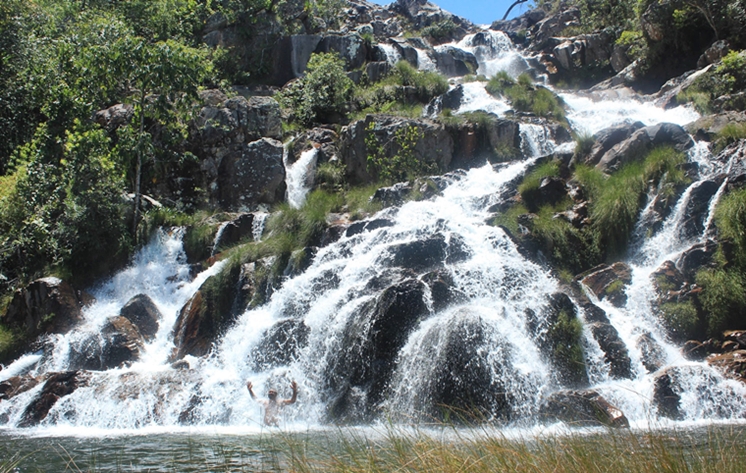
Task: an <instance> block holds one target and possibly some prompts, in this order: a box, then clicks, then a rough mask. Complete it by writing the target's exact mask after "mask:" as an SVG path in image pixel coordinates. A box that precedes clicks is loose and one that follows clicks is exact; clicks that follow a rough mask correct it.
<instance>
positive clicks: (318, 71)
mask: <svg viewBox="0 0 746 473" xmlns="http://www.w3.org/2000/svg"><path fill="white" fill-rule="evenodd" d="M353 87H354V84H353V82H352V80H350V78H349V77H347V74H346V73H345V69H344V62H343V61H342V59H340V58H339V56H338V55H337V54H334V53H320V54H312V55H311V59H310V60H309V61H308V66H307V69H306V74H305V75H304V76H303V77H301V78H300V79H298V80H296V81H294V82H291V83H290V84H289V85H288V86H287V87H286V88H285V89H284V90H283V91H282V92H281V93H280V94H278V97H277V98H278V100H279V101H280V104H282V106H283V107H286V108H290V109H291V110H292V112H293V114H294V116H295V118H296V120H298V121H299V122H301V123H303V124H304V125H311V124H312V123H314V122H324V121H326V122H330V121H331V122H333V121H335V118H336V116H345V115H346V114H347V104H348V102H349V101H350V99H351V98H352V91H353Z"/></svg>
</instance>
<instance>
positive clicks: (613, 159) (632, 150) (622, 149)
mask: <svg viewBox="0 0 746 473" xmlns="http://www.w3.org/2000/svg"><path fill="white" fill-rule="evenodd" d="M663 145H667V146H672V147H673V148H674V149H676V150H677V151H686V150H687V149H689V148H691V147H692V146H693V145H694V141H692V139H691V137H690V136H689V134H688V133H687V132H686V130H684V129H683V128H682V127H681V126H679V125H675V124H673V123H659V124H657V125H652V126H646V127H644V128H640V129H639V130H637V131H635V132H634V133H632V135H630V137H629V138H627V139H626V140H624V141H622V142H620V143H617V144H616V145H614V146H613V147H612V148H611V149H610V150H609V151H607V152H606V153H604V154H603V156H602V157H601V159H600V160H599V162H598V164H596V168H598V169H600V170H601V171H603V172H607V173H609V172H613V171H616V170H618V169H619V168H621V167H622V166H623V165H624V164H627V163H629V162H632V161H636V160H641V159H643V158H644V157H645V156H646V155H647V153H648V152H650V151H651V150H652V149H653V148H655V147H656V146H663Z"/></svg>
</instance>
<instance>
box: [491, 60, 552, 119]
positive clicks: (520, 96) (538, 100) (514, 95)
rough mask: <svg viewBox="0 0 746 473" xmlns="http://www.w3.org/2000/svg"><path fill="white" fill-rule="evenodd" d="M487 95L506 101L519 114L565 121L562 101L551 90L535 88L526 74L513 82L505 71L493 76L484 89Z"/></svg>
mask: <svg viewBox="0 0 746 473" xmlns="http://www.w3.org/2000/svg"><path fill="white" fill-rule="evenodd" d="M485 90H487V92H488V93H490V94H491V95H494V96H501V97H505V98H506V99H508V100H509V101H510V103H511V105H512V106H513V108H514V109H516V110H518V111H519V112H531V113H533V114H535V115H538V116H540V117H545V118H552V119H554V120H556V121H558V122H564V121H565V110H564V104H563V102H562V100H561V99H560V98H559V97H557V96H556V95H555V94H554V93H553V92H552V91H551V90H549V89H547V88H545V87H541V86H537V85H536V84H534V81H533V79H531V76H529V75H528V74H526V73H523V74H521V75H520V76H518V79H516V80H514V79H513V78H512V77H510V75H509V74H508V73H507V72H505V71H500V72H498V73H497V74H495V76H494V77H492V79H490V81H489V82H488V83H487V86H486V87H485Z"/></svg>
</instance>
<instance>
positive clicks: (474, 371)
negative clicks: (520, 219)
mask: <svg viewBox="0 0 746 473" xmlns="http://www.w3.org/2000/svg"><path fill="white" fill-rule="evenodd" d="M492 38H493V39H494V43H493V44H491V45H486V46H485V45H480V46H473V45H472V43H470V41H471V38H466V39H465V40H464V41H462V42H461V43H458V44H456V45H452V46H455V47H462V48H464V49H468V48H472V49H471V50H472V51H474V48H480V49H479V50H478V51H475V55H476V56H477V57H478V59H479V61H480V72H484V73H488V74H494V72H497V71H498V70H509V71H510V73H511V74H518V73H520V72H522V71H524V70H526V68H527V67H528V66H527V65H526V64H527V63H526V61H525V59H524V58H522V57H521V55H520V54H519V53H518V52H517V51H515V50H513V48H512V46H511V45H510V44H509V42H508V43H506V42H505V40H506V39H507V38H505V37H504V35H502V34H501V33H494V34H493V36H492ZM562 97H563V99H564V100H565V102H566V103H567V104H568V107H569V112H568V120H569V121H570V123H571V124H572V126H573V128H574V129H575V130H577V131H585V132H589V133H594V132H597V131H599V130H602V129H604V128H606V127H608V126H610V125H612V124H615V123H619V122H620V121H623V120H639V121H641V122H643V123H644V124H646V125H652V124H656V123H660V122H673V123H677V124H685V123H688V122H690V121H692V120H694V119H696V118H697V114H696V113H695V112H694V111H692V110H690V109H688V108H678V109H674V110H662V109H660V108H657V107H655V106H653V105H652V104H651V103H638V102H635V101H626V102H625V101H602V102H593V101H591V100H590V99H587V98H585V97H581V96H577V95H574V94H572V93H564V94H562ZM508 108H509V107H508V106H507V104H505V103H504V102H501V101H499V100H497V99H494V98H492V97H490V96H489V95H488V94H486V93H485V92H484V84H483V83H479V82H473V83H470V84H467V87H466V92H465V99H464V102H463V104H462V107H461V109H459V110H458V111H456V112H457V113H462V112H465V111H471V110H488V111H491V112H494V113H497V114H503V113H504V112H505V111H506V110H507V109H508ZM521 138H522V146H521V150H522V152H523V153H524V156H523V158H522V159H520V160H518V161H516V162H514V163H510V164H504V165H498V166H491V165H486V166H484V167H481V168H477V169H472V170H470V171H467V172H456V173H453V174H450V175H447V176H445V177H444V178H442V179H441V180H440V181H441V184H442V186H443V191H442V194H441V195H439V196H437V197H435V198H433V199H430V200H424V201H419V202H408V203H406V204H404V205H402V206H400V207H393V208H388V209H385V210H383V211H381V212H379V213H378V214H376V215H375V216H373V217H371V219H370V221H371V225H369V228H370V229H369V230H367V231H362V232H349V231H348V232H347V233H345V234H344V235H343V236H342V237H341V238H340V239H339V240H338V241H336V242H334V243H331V244H329V245H327V246H325V247H323V248H320V249H319V250H318V252H317V253H316V254H315V256H314V258H313V260H312V262H311V263H310V265H309V267H308V268H307V269H306V270H305V271H303V272H302V273H301V274H298V275H296V276H294V277H290V278H288V279H286V280H284V282H283V284H282V286H281V287H279V288H278V289H277V290H276V291H275V292H274V293H273V294H272V296H271V298H270V299H269V300H268V301H267V302H266V303H265V304H263V305H260V306H258V307H256V308H253V309H250V310H247V311H246V312H244V313H243V314H241V315H240V316H239V317H238V319H237V321H236V323H235V324H234V325H233V326H231V327H230V329H229V330H228V331H227V332H226V333H224V334H223V336H222V337H221V338H220V339H219V341H218V343H217V344H216V345H215V346H214V348H213V350H212V352H211V353H210V354H209V355H208V356H206V357H202V358H196V357H192V356H187V357H186V361H187V362H188V367H184V366H181V367H174V366H172V364H171V363H170V361H169V356H170V354H171V352H172V349H173V347H174V342H173V335H172V331H173V326H174V323H175V321H176V316H177V314H178V313H179V311H180V310H181V308H182V307H183V306H184V304H185V303H186V302H187V301H188V300H189V299H190V297H191V296H192V295H193V294H194V293H195V292H196V291H197V289H198V288H199V287H200V285H201V284H202V283H203V282H204V281H205V280H206V279H207V278H208V277H210V276H212V275H215V274H217V273H218V272H219V271H220V269H221V265H222V263H216V264H214V265H213V266H212V267H210V268H209V269H207V270H205V271H202V272H201V273H199V274H198V275H197V276H196V277H192V275H191V274H190V267H189V266H188V265H187V264H186V261H185V256H184V251H183V248H182V243H181V238H182V236H183V231H182V230H180V229H171V230H163V231H161V232H160V233H158V235H156V238H154V240H153V241H152V242H151V243H150V244H149V245H147V246H146V247H145V248H143V249H142V250H141V251H140V252H139V253H138V254H137V255H136V257H135V259H134V261H133V263H132V264H131V266H130V267H129V268H127V269H126V270H124V271H122V272H121V273H119V274H117V275H116V276H115V277H113V278H112V279H111V280H110V281H107V282H104V283H103V284H101V285H100V286H98V287H97V288H94V289H92V291H91V292H92V293H93V295H94V296H95V297H96V301H97V302H96V303H95V304H93V305H91V306H90V307H88V308H86V309H85V312H84V315H85V322H84V323H83V325H82V326H80V327H78V328H77V329H75V330H73V331H72V332H70V333H68V334H66V335H61V336H55V337H51V338H50V339H49V340H48V341H47V344H46V345H47V347H48V348H47V349H46V350H44V351H42V352H36V353H29V354H27V355H25V356H23V357H21V358H20V359H18V360H17V361H16V362H14V363H13V364H11V365H10V366H8V367H6V368H5V369H4V370H2V371H0V381H2V380H5V379H8V378H9V377H11V376H14V375H17V374H21V373H29V374H34V375H41V374H44V373H50V372H60V371H65V370H66V369H69V360H70V356H71V353H73V352H74V351H75V349H76V348H77V347H79V346H80V344H81V343H82V342H83V341H84V340H86V339H88V338H90V336H91V334H95V333H96V332H97V331H98V330H99V329H100V328H101V326H102V325H103V324H104V322H105V320H106V319H107V317H109V316H111V315H116V314H117V313H119V310H120V308H121V307H122V306H123V305H124V304H125V303H126V302H127V301H128V300H130V299H131V298H132V297H133V296H135V295H137V294H147V295H148V296H150V297H151V299H152V300H153V301H154V302H155V304H156V306H157V307H158V309H159V310H160V313H161V314H162V319H161V320H160V321H159V329H158V332H157V334H156V336H155V337H154V338H153V340H152V341H150V342H148V343H147V344H146V346H145V347H144V350H143V355H142V356H141V358H140V360H139V361H138V362H136V363H135V364H133V365H132V366H129V367H125V368H116V369H110V370H105V371H91V372H90V375H89V379H88V380H87V382H86V383H85V385H83V386H81V387H79V388H78V389H77V390H75V391H74V392H72V393H71V394H69V395H67V396H64V397H62V398H60V400H59V401H58V402H57V403H56V404H55V405H54V406H53V407H52V409H51V411H50V412H49V414H48V415H47V417H46V418H45V419H44V420H43V421H42V422H41V423H40V424H39V426H38V427H35V428H33V429H31V430H34V431H36V432H70V430H71V429H73V428H86V429H87V430H88V431H90V432H97V433H100V432H111V431H127V432H132V431H134V432H147V431H152V430H153V429H155V430H158V429H161V430H165V431H179V430H180V429H194V428H204V429H210V428H214V427H216V426H219V427H224V428H234V429H246V430H249V431H254V430H256V431H259V430H261V429H262V428H263V427H262V425H261V423H262V412H261V408H260V406H259V405H258V404H257V403H255V402H254V401H252V400H251V398H250V397H249V395H248V392H247V390H246V382H247V380H251V381H252V382H253V384H254V389H255V391H256V392H257V394H259V395H260V396H263V395H264V393H266V391H267V390H268V389H269V388H275V389H278V390H279V391H280V396H281V397H287V396H289V388H288V387H289V384H290V381H291V380H295V381H297V383H298V385H299V397H298V402H297V403H296V404H294V405H292V406H288V407H287V408H286V409H285V411H284V412H283V424H282V428H285V429H289V430H306V429H309V428H319V427H320V426H323V425H326V424H328V423H332V422H334V421H335V420H337V419H341V420H343V421H351V422H362V423H368V422H375V421H386V420H392V421H395V422H403V423H419V422H426V421H429V420H430V419H431V418H432V417H433V416H435V415H436V413H437V411H438V406H439V405H441V404H448V403H449V402H450V401H453V400H454V399H456V400H457V401H458V400H459V399H461V402H463V399H465V398H469V397H471V398H474V399H478V400H479V401H480V403H481V405H484V406H487V407H488V408H489V409H488V412H487V415H486V416H485V417H486V419H488V420H495V421H499V422H500V424H501V425H515V426H524V427H525V426H531V425H535V424H536V423H538V422H540V420H539V417H538V413H539V410H540V406H541V403H542V401H543V400H544V399H545V398H546V396H547V395H548V394H550V393H552V392H554V391H557V390H560V389H563V388H564V387H565V386H563V381H562V380H561V379H560V377H559V375H558V374H557V372H556V371H555V369H554V368H553V366H552V363H551V361H550V360H549V359H548V356H547V354H546V353H545V351H546V350H545V349H544V348H543V347H542V346H541V344H540V343H539V342H538V341H537V335H536V332H535V330H534V329H532V328H531V325H534V326H536V327H539V329H541V327H545V326H546V325H547V323H548V321H547V320H546V319H545V318H544V317H545V315H544V314H545V312H546V309H547V308H548V306H549V305H550V304H551V301H552V298H553V296H554V295H555V294H556V293H557V292H558V290H559V289H560V282H559V281H557V280H556V279H555V278H554V277H553V276H552V275H551V274H550V272H549V271H548V270H547V269H546V268H544V267H542V266H540V265H538V264H536V263H534V262H532V261H530V260H528V259H526V257H524V256H523V255H522V254H521V253H520V252H519V250H518V248H517V247H516V245H515V244H514V242H513V240H512V239H511V238H509V236H508V235H506V233H505V232H504V231H503V230H502V229H501V228H499V227H494V226H491V225H488V224H487V223H486V221H487V220H488V219H489V218H490V216H491V215H492V214H491V213H490V211H489V209H490V208H491V207H493V206H495V205H496V204H499V203H500V202H501V199H502V197H501V195H502V192H503V191H504V190H505V189H506V188H507V187H508V186H509V185H511V182H513V181H514V180H515V179H517V178H519V177H520V176H522V175H523V173H525V172H526V170H527V169H529V167H530V166H531V165H532V164H533V163H534V162H535V161H536V159H537V158H539V157H540V156H543V155H546V154H549V153H552V152H554V151H556V150H557V149H558V145H557V144H555V143H554V142H553V141H552V140H551V137H550V135H549V134H548V133H547V131H546V129H545V128H544V127H542V126H540V125H522V127H521ZM696 150H697V152H698V153H695V152H692V153H690V154H691V156H690V159H692V160H695V161H699V162H700V163H701V164H703V165H701V166H700V167H699V169H700V171H699V176H698V178H697V179H696V180H695V182H693V183H692V184H691V185H690V188H689V189H688V190H687V191H685V192H683V193H682V195H681V197H680V201H679V202H678V204H677V205H676V207H675V208H674V210H673V211H672V212H671V214H670V216H669V217H668V218H667V220H666V221H665V222H663V225H662V227H661V229H660V230H659V231H658V232H657V233H655V234H652V235H646V234H645V232H640V235H641V236H640V238H639V239H638V240H636V242H635V243H634V244H633V248H632V250H631V252H630V257H629V261H628V263H629V264H630V265H631V267H632V268H633V281H632V283H631V284H630V285H629V287H628V289H627V303H626V305H625V306H624V307H622V308H619V307H615V306H613V305H611V304H609V303H608V302H607V301H605V300H600V301H599V300H596V299H595V298H594V297H593V295H592V294H589V297H590V298H591V299H592V301H593V302H595V304H596V305H598V306H599V307H601V308H602V309H604V311H605V312H606V313H607V314H608V317H609V322H610V324H611V325H613V327H614V328H615V329H616V331H617V332H618V333H619V337H620V339H621V340H622V341H623V343H624V345H625V347H626V349H627V350H628V353H629V358H630V375H629V377H627V378H621V379H620V378H618V377H614V376H612V374H611V370H610V367H609V363H608V362H607V361H606V360H605V358H604V353H603V351H602V350H601V348H600V347H599V344H598V343H597V342H596V340H595V339H594V338H593V335H592V334H591V330H590V328H589V324H590V321H587V320H585V318H586V317H587V316H588V315H589V314H585V313H584V311H583V310H582V309H581V308H580V307H579V306H578V309H579V314H580V319H581V321H584V329H583V334H584V335H583V336H584V341H583V347H584V351H585V354H584V355H585V361H586V365H587V374H588V378H589V380H590V387H591V388H592V389H594V390H596V391H597V392H599V393H601V394H602V395H603V396H604V398H606V399H607V400H608V401H609V402H611V403H612V404H614V405H615V406H617V407H618V408H620V409H621V410H622V411H623V412H624V413H625V414H626V416H627V418H628V419H629V421H630V423H631V424H632V425H633V426H636V427H643V428H644V427H648V426H658V425H671V424H675V423H676V422H684V423H706V422H711V421H713V420H723V421H730V420H736V419H740V418H743V417H744V415H746V388H744V386H743V385H742V384H740V383H738V382H735V381H732V380H728V379H726V378H724V377H723V376H721V375H720V374H719V373H718V372H716V371H715V370H713V369H712V368H710V367H709V366H707V365H706V364H704V363H699V362H692V361H688V360H686V359H685V358H684V357H683V356H682V355H681V353H680V347H678V346H677V345H676V344H674V343H672V342H671V341H670V340H668V339H667V337H666V335H665V330H664V329H663V328H662V327H661V324H660V321H659V320H658V316H657V314H655V313H654V312H653V309H652V305H651V301H652V300H653V298H654V294H653V291H652V288H651V282H650V276H651V273H652V272H653V271H654V270H655V269H657V268H658V267H659V266H660V264H661V263H663V262H664V261H666V260H673V259H675V257H676V256H677V255H678V254H680V253H681V251H683V250H684V249H686V248H687V247H688V245H689V244H691V243H692V242H696V241H698V240H701V239H703V238H705V232H706V231H707V228H706V227H707V225H705V229H704V230H703V231H702V232H701V233H700V234H697V235H692V234H685V233H682V232H680V231H679V228H680V224H681V222H680V219H681V218H682V212H681V211H680V210H681V209H683V208H684V206H686V203H687V200H686V199H688V197H689V196H690V195H691V189H695V188H696V187H697V186H698V185H700V183H701V181H702V180H706V179H707V178H709V177H710V176H712V175H714V174H717V173H718V172H722V169H721V168H719V167H717V165H716V164H713V163H709V161H708V159H707V157H706V154H707V150H703V149H702V146H698V147H697V148H696ZM703 153H704V154H705V157H704V158H703V157H702V154H703ZM315 158H316V155H315V150H312V151H310V152H307V154H306V153H304V155H303V156H302V157H301V158H300V159H299V160H298V162H296V163H295V164H294V165H293V166H292V167H291V168H290V170H289V172H288V199H289V201H290V203H291V205H293V206H296V207H299V206H301V205H302V203H303V199H304V198H305V192H307V189H308V186H307V185H306V184H305V183H306V182H307V179H308V175H307V173H308V172H310V171H311V170H312V168H313V161H314V160H315ZM704 164H706V165H704ZM718 196H719V194H716V195H715V196H714V197H713V199H717V198H718ZM713 208H714V205H710V213H712V209H713ZM643 214H644V212H643ZM710 218H711V217H710V216H708V217H707V221H708V222H709V220H710ZM373 223H375V224H373ZM426 250H427V251H426ZM408 252H413V253H414V254H415V256H414V257H410V256H407V255H408V254H409V253H408ZM432 254H434V255H435V259H432V256H431V255H432ZM428 258H430V260H428ZM405 268H407V269H405ZM444 287H447V288H448V289H447V290H445V291H446V292H447V293H448V294H447V295H446V296H444V294H443V291H444ZM401 305H405V306H406V307H407V310H406V311H403V310H401V309H400V306H401ZM391 314H393V316H392V315H391ZM527 314H533V318H534V319H535V320H533V321H532V322H531V323H529V321H528V320H527V319H528V315H527ZM387 317H388V318H387ZM641 335H645V336H648V337H651V338H652V339H654V340H655V342H656V343H657V345H658V346H659V347H660V348H661V350H662V353H663V355H662V357H663V359H664V366H665V367H678V368H677V369H678V371H677V372H678V373H679V376H680V380H679V381H680V384H679V385H680V389H681V392H679V393H678V394H679V395H680V398H681V403H680V411H681V414H682V415H681V419H682V420H680V421H672V420H669V419H663V418H661V417H659V415H658V412H657V411H656V407H655V406H654V405H653V402H652V399H653V381H654V376H655V373H650V372H648V370H647V369H646V368H645V366H644V365H643V362H642V358H643V356H642V353H641V349H640V346H639V343H638V341H639V339H640V336H641ZM462 374H463V376H462ZM42 387H43V386H42V385H39V386H37V387H35V388H33V389H31V390H29V391H27V392H25V393H23V394H20V395H18V396H16V397H14V398H12V399H10V400H5V401H0V419H2V420H1V421H0V422H2V426H1V427H0V429H9V430H12V429H15V428H16V426H17V425H18V424H19V422H20V420H21V418H22V416H23V413H24V411H25V409H26V407H27V405H28V404H29V403H30V402H31V401H32V400H33V399H34V398H35V397H36V396H38V394H39V393H40V391H41V389H42Z"/></svg>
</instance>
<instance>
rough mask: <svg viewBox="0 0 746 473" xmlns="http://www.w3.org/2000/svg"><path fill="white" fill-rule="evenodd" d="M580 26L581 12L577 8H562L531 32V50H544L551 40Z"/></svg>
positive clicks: (537, 24)
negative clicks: (567, 30)
mask: <svg viewBox="0 0 746 473" xmlns="http://www.w3.org/2000/svg"><path fill="white" fill-rule="evenodd" d="M579 24H580V10H579V9H577V8H567V9H564V8H561V9H560V10H559V11H557V12H556V13H554V14H552V15H549V16H546V17H545V18H544V19H542V20H540V21H538V22H537V23H536V24H535V25H534V26H533V27H531V29H530V30H529V32H530V35H531V38H532V41H531V44H530V45H529V49H531V50H534V51H541V50H544V49H545V47H546V46H547V45H548V43H550V40H551V38H554V37H557V36H559V34H560V33H562V31H563V30H565V28H567V27H568V26H575V25H579Z"/></svg>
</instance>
